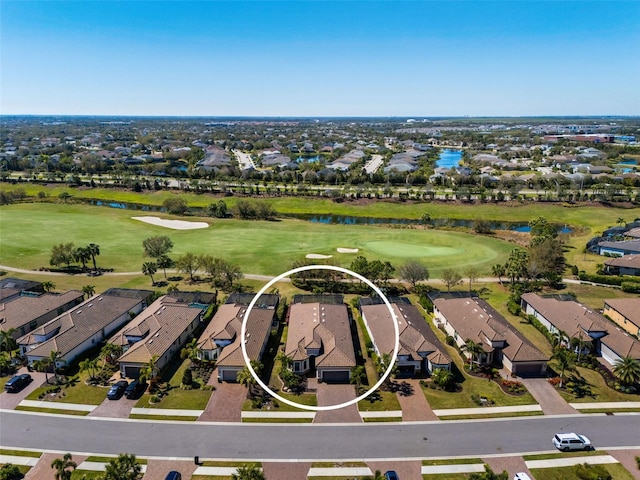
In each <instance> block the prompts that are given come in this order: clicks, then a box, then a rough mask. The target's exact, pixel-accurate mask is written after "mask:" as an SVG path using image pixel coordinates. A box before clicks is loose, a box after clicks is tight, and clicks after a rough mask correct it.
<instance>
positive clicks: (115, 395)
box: [107, 380, 129, 400]
mask: <svg viewBox="0 0 640 480" xmlns="http://www.w3.org/2000/svg"><path fill="white" fill-rule="evenodd" d="M128 386H129V382H127V381H126V380H118V381H117V382H116V383H114V384H113V385H111V388H110V389H109V391H108V392H107V398H108V399H109V400H118V399H119V398H120V397H121V396H122V394H123V393H124V391H125V389H126V388H127V387H128Z"/></svg>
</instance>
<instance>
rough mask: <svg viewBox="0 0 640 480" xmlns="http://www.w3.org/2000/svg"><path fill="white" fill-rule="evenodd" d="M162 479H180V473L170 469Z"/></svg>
mask: <svg viewBox="0 0 640 480" xmlns="http://www.w3.org/2000/svg"><path fill="white" fill-rule="evenodd" d="M164 480H182V475H181V474H180V472H176V471H175V470H172V471H170V472H169V473H167V476H166V477H164Z"/></svg>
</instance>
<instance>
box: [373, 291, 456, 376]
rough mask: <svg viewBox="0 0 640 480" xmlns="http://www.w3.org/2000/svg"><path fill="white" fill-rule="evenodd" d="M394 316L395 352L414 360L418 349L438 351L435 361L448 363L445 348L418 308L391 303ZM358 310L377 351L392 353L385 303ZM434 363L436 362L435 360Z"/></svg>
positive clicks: (391, 327)
mask: <svg viewBox="0 0 640 480" xmlns="http://www.w3.org/2000/svg"><path fill="white" fill-rule="evenodd" d="M391 307H392V308H393V310H394V313H395V316H396V318H397V320H398V331H399V334H400V348H399V350H398V354H401V355H410V356H411V357H412V358H413V359H414V360H419V359H420V358H421V357H422V355H420V353H422V354H423V355H425V356H430V355H432V354H433V353H438V354H439V355H438V359H439V363H449V362H451V359H450V358H449V356H448V355H447V354H446V352H445V348H444V347H443V346H442V344H441V343H440V340H438V337H437V336H436V334H435V333H434V332H433V330H431V328H430V327H429V325H427V322H426V320H425V319H424V317H423V316H422V315H421V314H420V311H419V310H418V309H417V308H416V307H415V306H414V305H411V304H405V303H402V304H398V303H392V304H391ZM362 313H363V315H364V317H365V318H366V321H367V326H368V327H369V330H370V331H371V335H372V336H373V339H372V340H373V341H374V343H375V344H376V347H377V348H378V351H379V352H380V353H389V354H390V353H392V352H393V349H394V343H395V342H394V340H395V331H394V328H393V323H392V320H391V315H390V314H389V309H388V308H387V306H386V304H381V305H363V306H362ZM436 363H438V362H436Z"/></svg>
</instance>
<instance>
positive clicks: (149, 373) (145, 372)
mask: <svg viewBox="0 0 640 480" xmlns="http://www.w3.org/2000/svg"><path fill="white" fill-rule="evenodd" d="M157 361H158V355H154V356H153V357H151V359H150V360H149V361H148V362H147V363H145V364H144V365H142V367H140V375H139V377H138V378H139V380H140V382H146V381H147V380H150V379H151V378H152V377H153V376H154V375H155V372H156V362H157Z"/></svg>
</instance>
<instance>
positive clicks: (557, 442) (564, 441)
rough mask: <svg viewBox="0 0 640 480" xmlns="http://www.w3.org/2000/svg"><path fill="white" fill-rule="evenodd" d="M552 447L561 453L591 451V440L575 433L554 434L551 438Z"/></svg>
mask: <svg viewBox="0 0 640 480" xmlns="http://www.w3.org/2000/svg"><path fill="white" fill-rule="evenodd" d="M553 445H554V446H555V447H556V448H557V449H558V450H562V451H563V452H568V451H569V450H591V440H589V439H588V438H587V437H585V436H584V435H578V434H577V433H556V434H555V435H554V436H553Z"/></svg>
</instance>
